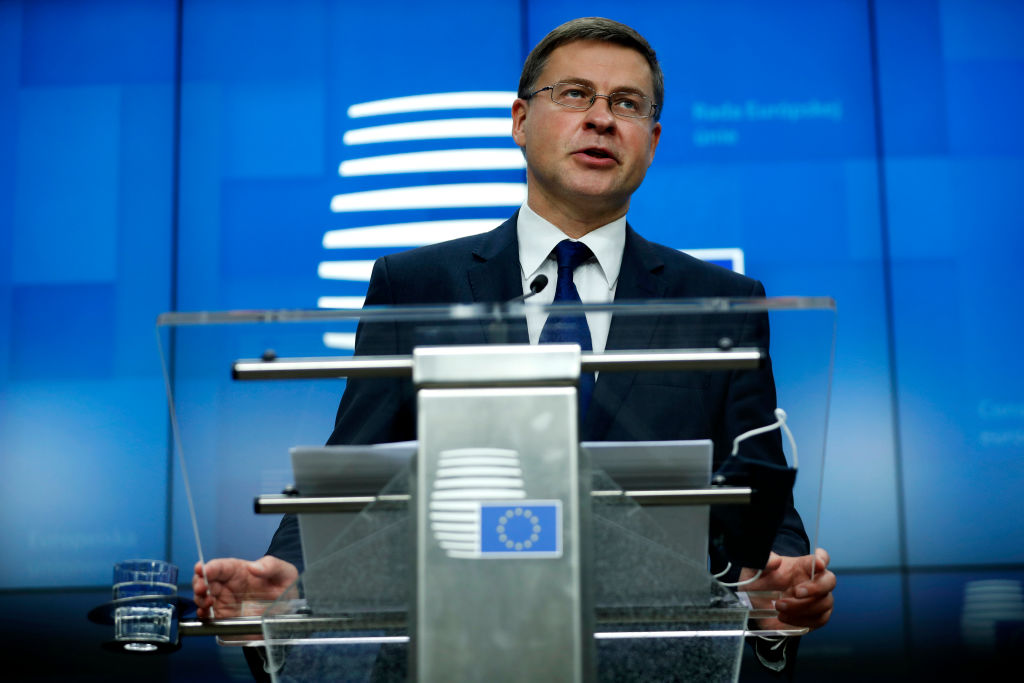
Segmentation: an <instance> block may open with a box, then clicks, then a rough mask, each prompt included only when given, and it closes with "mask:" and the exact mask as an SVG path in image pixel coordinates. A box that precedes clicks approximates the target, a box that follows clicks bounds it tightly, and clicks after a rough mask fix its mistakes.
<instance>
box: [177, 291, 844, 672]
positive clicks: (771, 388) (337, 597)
mask: <svg viewBox="0 0 1024 683" xmlns="http://www.w3.org/2000/svg"><path fill="white" fill-rule="evenodd" d="M549 312H557V315H558V316H560V318H559V319H569V318H571V317H572V316H576V317H579V316H583V317H585V319H586V320H587V322H588V324H589V327H590V329H591V330H592V331H593V336H594V346H595V347H597V348H598V349H599V350H598V351H583V350H581V349H580V347H579V346H577V345H572V344H552V345H547V344H537V343H536V339H537V337H538V336H539V330H540V329H541V327H542V326H543V324H544V322H545V319H546V317H547V316H548V313H549ZM834 330H835V306H834V302H833V301H832V300H831V299H822V298H776V299H758V300H735V299H705V300H678V301H652V302H636V303H616V304H608V305H601V306H564V305H556V306H541V305H531V304H530V302H528V301H527V302H517V303H511V304H500V305H499V304H495V305H479V304H474V305H456V306H434V307H415V308H401V309H399V308H380V309H373V308H367V309H363V310H359V311H356V310H352V311H345V310H337V311H231V312H218V313H209V312H208V313H169V314H165V315H163V316H161V317H160V319H159V322H158V326H157V332H158V336H159V340H160V348H161V353H162V357H163V360H164V363H165V368H166V370H167V385H168V392H169V399H170V405H171V414H172V421H173V429H174V436H175V447H176V450H177V454H178V459H179V463H180V466H179V468H178V469H179V478H178V480H177V485H176V487H175V494H176V500H175V519H174V524H175V533H174V557H173V558H171V560H172V561H173V562H174V563H175V564H177V565H178V566H180V567H183V568H184V570H183V573H185V574H187V573H188V571H189V570H190V568H191V567H192V566H193V565H194V564H195V562H196V560H197V559H200V558H201V559H203V560H207V561H208V560H209V559H212V558H214V557H224V556H227V557H232V556H233V557H243V558H248V559H255V558H257V557H259V556H260V555H262V554H263V552H264V549H265V548H266V545H267V543H268V542H269V540H270V538H271V536H272V535H273V533H274V530H275V528H277V527H278V523H279V521H280V520H281V518H282V517H281V516H282V515H288V517H286V518H285V519H286V522H285V523H284V524H283V525H282V528H281V531H280V532H279V534H281V535H282V536H288V535H289V534H290V535H291V536H292V538H291V541H292V542H291V543H290V545H288V547H290V548H292V549H293V552H295V553H297V554H294V555H292V556H290V557H288V558H287V559H289V560H291V561H293V562H294V563H295V564H296V565H297V566H298V567H299V568H300V569H301V573H300V574H299V579H298V580H297V581H296V582H295V583H294V585H292V586H290V587H288V589H287V590H285V591H284V592H283V593H281V594H279V595H251V596H242V597H241V598H240V603H239V604H237V605H232V606H231V608H230V609H227V610H222V612H226V614H224V613H222V614H215V615H214V616H213V618H212V619H208V620H196V619H189V620H182V622H181V623H180V625H179V633H180V634H181V635H182V636H185V637H188V636H195V635H204V634H208V635H214V636H216V637H217V638H218V639H219V641H220V642H221V643H222V644H224V645H225V646H241V647H250V648H261V650H260V652H261V656H262V657H263V658H264V660H265V666H266V670H267V671H268V672H269V673H270V675H271V676H272V678H273V679H274V680H277V681H298V680H311V681H312V680H325V679H344V680H405V679H414V680H424V681H435V680H436V681H440V680H444V681H451V680H487V679H493V680H536V679H544V680H629V679H637V680H642V679H655V678H657V679H664V678H674V677H677V676H685V677H686V678H687V679H689V680H700V681H705V680H706V681H718V680H721V681H729V680H735V679H736V677H737V676H738V672H739V664H740V659H741V653H742V647H743V642H744V640H745V639H748V638H758V637H760V638H778V637H786V636H795V635H799V634H800V633H802V631H801V630H800V629H789V628H773V629H770V630H768V629H761V628H759V626H760V625H763V624H772V623H773V622H771V621H770V618H771V617H772V616H773V615H774V611H773V610H772V609H771V600H772V598H773V597H776V596H774V595H773V594H771V593H770V592H758V593H753V594H750V593H746V592H744V586H743V583H744V580H745V579H746V578H747V577H748V576H749V575H750V574H751V573H752V571H753V570H756V569H758V567H759V566H760V565H759V564H758V563H759V562H760V563H761V564H763V561H764V559H765V558H766V557H767V553H768V551H769V550H770V549H771V548H773V547H774V548H776V549H778V548H780V547H781V548H792V547H798V546H800V544H801V543H803V540H802V539H803V537H802V533H803V530H805V531H806V534H807V536H808V537H809V538H810V543H811V547H812V548H813V547H814V546H815V545H816V543H817V538H816V535H817V518H818V510H819V507H820V483H821V476H822V471H823V465H824V446H825V430H826V424H827V417H828V410H829V395H830V383H831V374H832V357H833V353H834V334H835V332H834ZM769 331H770V339H771V342H770V344H769ZM531 341H532V342H533V343H531ZM581 374H582V375H587V374H590V375H591V376H592V377H593V378H594V379H596V382H595V383H594V385H593V393H592V395H591V397H590V399H589V401H588V402H587V403H586V404H585V405H581V404H580V402H579V398H578V391H577V387H578V386H579V383H580V377H581ZM773 378H774V381H773ZM343 394H344V395H345V396H346V398H345V400H344V401H342V403H341V408H340V409H338V403H339V399H341V397H342V395H343ZM776 408H783V409H784V410H785V413H777V412H776ZM332 423H333V424H334V433H333V435H332V427H331V425H332ZM783 426H784V427H785V428H786V429H789V430H791V432H792V434H793V436H794V437H795V441H793V442H792V445H791V442H790V440H789V439H788V438H784V437H783V436H782V434H781V431H780V428H781V427H783ZM328 436H331V439H330V441H331V445H329V446H323V445H322V444H323V443H324V442H325V441H326V440H327V437H328ZM737 437H742V438H740V439H739V440H737ZM797 447H798V448H799V452H797V450H796V448H797ZM797 471H798V472H799V474H798V476H796V479H795V486H794V485H793V481H794V479H793V477H794V474H795V473H796V472H797ZM791 496H792V499H791ZM254 499H255V511H256V513H258V514H251V512H252V510H253V506H254ZM794 502H795V508H796V510H798V511H799V515H800V517H802V527H801V522H800V520H799V519H798V518H795V516H794V515H793V512H792V510H793V503H794ZM291 515H296V517H291ZM296 522H297V523H296ZM300 540H301V543H299V541H300ZM296 548H299V550H295V549H296ZM744 568H748V569H749V570H750V571H747V570H745V569H744ZM766 620H768V621H766ZM775 625H776V626H777V624H775Z"/></svg>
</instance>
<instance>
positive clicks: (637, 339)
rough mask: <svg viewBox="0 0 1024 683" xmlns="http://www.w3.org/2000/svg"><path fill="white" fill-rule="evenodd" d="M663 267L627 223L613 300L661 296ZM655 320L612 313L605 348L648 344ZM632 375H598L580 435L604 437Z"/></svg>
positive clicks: (619, 301) (625, 373) (611, 373)
mask: <svg viewBox="0 0 1024 683" xmlns="http://www.w3.org/2000/svg"><path fill="white" fill-rule="evenodd" d="M664 267H665V264H664V262H663V261H662V260H661V258H659V257H658V255H657V254H656V253H655V251H654V249H652V248H651V244H650V242H648V241H647V240H645V239H644V238H642V237H640V235H638V234H637V233H636V231H635V230H633V228H631V227H630V226H629V225H628V224H627V225H626V245H625V247H624V249H623V251H622V266H621V268H620V269H619V282H618V285H617V286H616V287H615V302H616V303H623V302H629V301H646V300H649V299H660V298H662V297H663V296H664V293H665V282H664V279H663V278H662V277H661V273H662V271H663V270H664ZM656 323H657V319H656V318H645V317H642V318H636V317H632V316H631V317H629V318H627V317H624V316H617V317H613V318H612V324H611V327H610V328H609V330H608V343H607V344H606V345H605V349H606V350H628V349H646V348H650V342H651V337H652V335H653V334H654V328H655V326H656ZM635 378H636V373H634V372H606V373H603V374H602V375H601V376H600V377H599V378H598V381H597V383H596V384H595V385H594V394H593V396H592V397H591V403H590V409H589V410H588V411H587V418H586V420H585V422H584V423H583V429H582V438H583V439H586V440H592V441H599V440H601V439H602V438H603V437H604V435H605V434H606V433H607V432H608V429H609V428H610V427H611V425H612V423H613V421H614V420H615V418H616V416H617V415H618V413H619V411H620V409H621V408H622V402H623V401H624V400H625V398H626V396H627V395H628V394H629V390H630V387H632V385H633V381H634V380H635Z"/></svg>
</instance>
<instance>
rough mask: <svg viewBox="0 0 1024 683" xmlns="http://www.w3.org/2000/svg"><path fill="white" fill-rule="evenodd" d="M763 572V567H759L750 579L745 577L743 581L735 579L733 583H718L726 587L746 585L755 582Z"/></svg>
mask: <svg viewBox="0 0 1024 683" xmlns="http://www.w3.org/2000/svg"><path fill="white" fill-rule="evenodd" d="M762 572H764V570H763V569H758V570H757V573H756V574H754V575H753V576H751V577H750V578H749V579H745V580H743V581H735V582H733V583H727V582H725V581H719V582H718V585H719V586H725V587H726V588H738V587H739V586H746V585H748V584H751V583H754V582H755V581H757V580H758V579H760V578H761V573H762Z"/></svg>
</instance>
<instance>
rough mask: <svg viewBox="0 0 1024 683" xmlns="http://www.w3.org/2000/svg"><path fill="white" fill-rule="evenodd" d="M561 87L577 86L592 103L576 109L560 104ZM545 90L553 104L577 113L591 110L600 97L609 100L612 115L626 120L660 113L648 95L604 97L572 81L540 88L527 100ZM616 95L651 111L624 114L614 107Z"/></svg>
mask: <svg viewBox="0 0 1024 683" xmlns="http://www.w3.org/2000/svg"><path fill="white" fill-rule="evenodd" d="M560 85H571V86H575V87H576V88H579V89H580V90H582V91H583V92H584V93H588V92H589V93H590V101H589V102H587V105H586V106H585V107H576V106H573V105H571V104H566V103H565V102H560V101H558V100H556V99H555V89H556V88H557V87H558V86H560ZM545 90H547V91H548V94H549V96H550V97H551V101H552V102H554V103H555V104H557V105H558V106H560V107H565V108H566V109H572V110H575V111H587V110H588V109H590V108H591V107H593V106H594V102H597V99H598V98H599V97H603V98H604V99H606V100H608V109H609V110H610V111H611V113H612V114H614V115H615V116H617V117H618V118H625V119H649V118H651V117H653V116H654V114H655V112H657V111H658V105H657V104H656V103H654V102H652V101H651V98H649V97H647V95H644V94H643V93H641V92H636V91H617V92H613V93H608V94H607V95H602V94H600V93H598V92H597V91H596V90H594V88H592V87H591V86H589V85H584V84H582V83H573V82H571V81H559V82H557V83H552V84H551V85H546V86H544V87H543V88H539V89H537V90H535V91H533V92H532V93H530V96H529V97H528V98H526V99H531V98H533V97H534V96H536V95H539V94H540V93H542V92H544V91H545ZM616 95H622V96H628V97H630V98H640V99H641V100H642V101H643V102H644V103H646V104H647V105H648V106H650V111H649V112H648V113H647V114H643V115H631V114H627V113H625V112H623V111H621V110H616V108H615V106H614V100H613V98H614V97H615V96H616Z"/></svg>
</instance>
